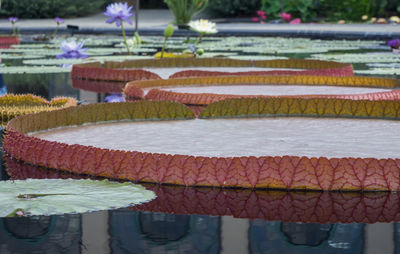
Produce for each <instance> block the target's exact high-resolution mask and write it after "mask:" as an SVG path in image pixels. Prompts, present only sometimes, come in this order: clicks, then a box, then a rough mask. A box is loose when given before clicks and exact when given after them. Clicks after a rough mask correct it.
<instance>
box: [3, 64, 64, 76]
mask: <svg viewBox="0 0 400 254" xmlns="http://www.w3.org/2000/svg"><path fill="white" fill-rule="evenodd" d="M70 71H71V68H63V67H57V66H10V67H2V66H0V74H42V73H68V72H70Z"/></svg>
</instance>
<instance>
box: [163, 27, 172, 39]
mask: <svg viewBox="0 0 400 254" xmlns="http://www.w3.org/2000/svg"><path fill="white" fill-rule="evenodd" d="M173 34H174V26H173V25H168V26H167V27H166V28H165V30H164V36H165V37H166V38H169V37H171V36H172V35H173Z"/></svg>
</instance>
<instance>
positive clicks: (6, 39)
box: [0, 36, 20, 49]
mask: <svg viewBox="0 0 400 254" xmlns="http://www.w3.org/2000/svg"><path fill="white" fill-rule="evenodd" d="M19 43H20V41H19V37H18V36H0V49H8V48H11V46H12V45H14V44H19Z"/></svg>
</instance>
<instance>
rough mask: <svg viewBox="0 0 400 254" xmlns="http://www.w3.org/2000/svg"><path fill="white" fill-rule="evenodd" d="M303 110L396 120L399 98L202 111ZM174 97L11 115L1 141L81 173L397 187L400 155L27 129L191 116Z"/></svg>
mask: <svg viewBox="0 0 400 254" xmlns="http://www.w3.org/2000/svg"><path fill="white" fill-rule="evenodd" d="M249 116H253V117H254V116H256V117H262V116H307V117H338V118H341V117H343V118H364V119H365V118H370V119H376V118H378V119H391V120H400V102H399V101H352V100H341V99H321V98H318V99H301V98H273V99H232V100H228V101H222V102H217V103H214V104H212V105H210V106H209V107H207V109H206V110H205V111H203V112H202V115H201V117H202V118H214V117H249ZM193 118H194V115H193V113H192V112H191V111H190V110H189V109H188V108H187V107H185V106H184V105H182V104H177V103H173V102H165V101H164V102H150V101H140V102H134V103H111V104H91V105H86V106H80V107H72V108H67V109H62V110H57V111H52V112H41V113H38V114H32V115H26V116H21V117H18V118H15V119H13V120H11V121H10V122H9V124H8V125H7V134H6V136H5V138H4V141H3V146H4V149H5V151H6V152H7V154H8V155H10V156H12V157H14V158H16V159H19V160H23V161H25V162H27V163H31V164H34V165H39V166H43V167H47V168H54V169H59V170H64V171H69V172H74V173H78V174H87V175H95V176H101V177H109V178H117V179H127V180H133V181H139V182H149V183H158V184H176V185H186V186H213V187H240V188H273V189H291V190H296V189H297V190H324V191H339V190H340V191H399V190H400V173H399V172H400V159H399V158H388V159H375V158H331V159H327V158H325V157H312V158H309V157H298V156H261V157H254V156H250V157H203V156H189V155H168V154H160V153H146V152H137V151H120V150H108V149H101V148H96V147H91V146H84V145H67V144H63V143H58V142H52V141H46V140H42V139H40V138H36V137H33V136H29V135H27V134H26V133H28V132H32V131H39V130H46V129H50V128H56V127H61V126H70V125H80V124H84V123H90V122H92V123H94V122H104V121H119V120H127V119H128V120H134V121H138V120H156V119H159V120H166V119H169V120H172V119H193Z"/></svg>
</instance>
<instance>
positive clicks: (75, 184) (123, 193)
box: [0, 179, 155, 217]
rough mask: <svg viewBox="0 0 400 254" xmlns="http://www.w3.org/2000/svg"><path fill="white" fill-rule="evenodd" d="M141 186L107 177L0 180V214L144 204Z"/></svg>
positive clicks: (148, 194) (149, 197)
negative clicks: (95, 178) (100, 178)
mask: <svg viewBox="0 0 400 254" xmlns="http://www.w3.org/2000/svg"><path fill="white" fill-rule="evenodd" d="M154 198H155V194H154V193H153V192H152V191H148V190H146V189H145V188H144V187H143V186H141V185H136V184H132V183H118V182H111V181H108V180H102V181H94V180H88V179H82V180H73V179H66V180H64V179H41V180H38V179H28V180H17V181H2V182H0V202H1V204H2V205H1V207H0V217H9V216H21V215H25V216H26V215H52V214H64V213H84V212H91V211H98V210H106V209H110V208H120V207H127V206H131V205H135V204H140V203H145V202H148V201H150V200H152V199H154Z"/></svg>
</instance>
